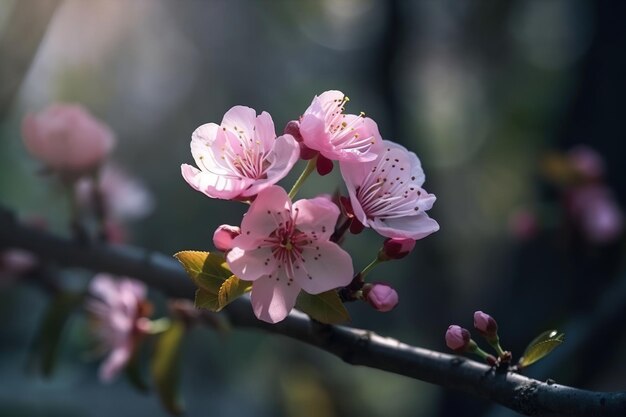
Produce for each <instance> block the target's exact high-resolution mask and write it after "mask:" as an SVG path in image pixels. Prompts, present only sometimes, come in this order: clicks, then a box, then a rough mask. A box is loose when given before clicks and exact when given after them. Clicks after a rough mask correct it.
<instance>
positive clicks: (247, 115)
mask: <svg viewBox="0 0 626 417" xmlns="http://www.w3.org/2000/svg"><path fill="white" fill-rule="evenodd" d="M191 154H192V155H193V157H194V160H195V161H196V165H197V166H198V168H199V169H198V168H195V167H193V166H191V165H187V164H183V165H182V166H181V172H182V175H183V178H184V179H185V181H187V183H188V184H189V185H191V187H192V188H193V189H195V190H197V191H200V192H202V193H204V194H206V195H207V196H209V197H212V198H221V199H225V200H230V199H234V198H247V197H252V196H255V195H256V194H258V193H259V192H260V191H261V190H263V189H265V188H267V187H269V186H271V185H273V184H275V183H276V182H278V181H279V180H280V179H282V178H284V177H285V176H286V175H287V174H288V173H289V171H290V170H291V168H292V167H293V165H294V164H295V163H296V162H297V161H298V158H299V156H300V147H299V145H298V143H297V142H296V140H295V139H294V138H293V137H292V136H291V135H283V136H279V137H278V138H277V137H276V131H275V130H274V122H273V121H272V117H271V116H270V115H269V113H266V112H263V113H261V114H260V115H258V116H257V115H256V111H255V110H254V109H251V108H249V107H245V106H235V107H233V108H232V109H230V110H229V111H228V112H226V114H225V115H224V118H223V119H222V123H221V125H218V124H215V123H207V124H204V125H202V126H200V127H199V128H197V129H196V131H195V132H193V134H192V136H191Z"/></svg>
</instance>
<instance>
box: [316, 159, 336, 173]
mask: <svg viewBox="0 0 626 417" xmlns="http://www.w3.org/2000/svg"><path fill="white" fill-rule="evenodd" d="M315 168H317V173H318V174H320V175H321V176H322V177H323V176H324V175H328V174H330V172H331V171H332V170H333V161H331V160H330V159H328V158H326V157H325V156H324V155H321V154H320V155H319V156H318V157H317V164H316V165H315Z"/></svg>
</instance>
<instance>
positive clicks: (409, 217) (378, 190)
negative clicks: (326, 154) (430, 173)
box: [340, 141, 439, 240]
mask: <svg viewBox="0 0 626 417" xmlns="http://www.w3.org/2000/svg"><path fill="white" fill-rule="evenodd" d="M383 146H384V151H383V152H382V153H381V154H380V155H379V156H378V158H376V160H374V161H370V162H365V163H357V164H355V163H344V162H342V163H340V167H341V174H342V175H343V179H344V180H345V182H346V186H347V187H348V193H349V194H350V202H351V205H352V210H353V211H354V216H355V218H356V220H358V221H359V222H361V223H362V224H363V225H365V226H367V227H371V228H372V229H374V230H376V231H377V232H378V233H380V234H381V235H382V236H385V237H390V238H409V239H415V240H417V239H422V238H424V237H426V236H428V235H429V234H431V233H433V232H436V231H437V230H439V224H437V222H436V221H435V220H433V219H431V218H430V217H428V215H427V214H426V211H427V210H429V209H430V208H431V207H432V206H433V203H434V202H435V199H436V198H435V196H434V195H433V194H428V193H427V192H426V191H425V190H424V189H423V188H422V184H424V179H425V176H424V171H423V170H422V166H421V164H420V161H419V159H418V158H417V156H416V155H415V154H414V153H413V152H409V151H407V150H406V149H405V148H404V147H402V146H400V145H398V144H397V143H394V142H390V141H383Z"/></svg>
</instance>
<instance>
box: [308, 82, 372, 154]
mask: <svg viewBox="0 0 626 417" xmlns="http://www.w3.org/2000/svg"><path fill="white" fill-rule="evenodd" d="M347 102H348V98H347V97H346V96H345V95H344V94H343V93H342V92H341V91H336V90H331V91H326V92H324V93H322V94H320V95H319V96H315V97H314V98H313V101H312V102H311V105H310V106H309V107H308V108H307V109H306V111H305V112H304V114H303V115H302V118H301V119H300V126H299V129H300V135H301V136H302V142H303V143H304V145H306V147H307V148H309V149H313V150H315V151H318V152H319V153H321V154H322V155H323V156H324V157H326V158H328V159H330V160H331V161H349V162H366V161H371V160H373V159H375V158H376V156H377V152H378V149H379V148H380V145H381V142H382V139H381V137H380V133H379V132H378V126H377V125H376V122H374V121H373V120H372V119H370V118H368V117H365V115H364V114H363V113H361V114H360V115H359V116H356V115H353V114H343V111H344V105H345V104H346V103H347Z"/></svg>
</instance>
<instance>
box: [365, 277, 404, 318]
mask: <svg viewBox="0 0 626 417" xmlns="http://www.w3.org/2000/svg"><path fill="white" fill-rule="evenodd" d="M363 294H364V296H365V300H367V302H368V303H369V304H370V305H371V306H372V307H374V309H376V310H378V311H382V312H387V311H391V310H393V309H394V308H395V307H396V306H397V305H398V293H397V292H396V290H395V289H393V287H391V286H390V285H388V284H385V283H381V282H378V283H374V284H371V285H368V286H367V287H366V288H364V290H363Z"/></svg>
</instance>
